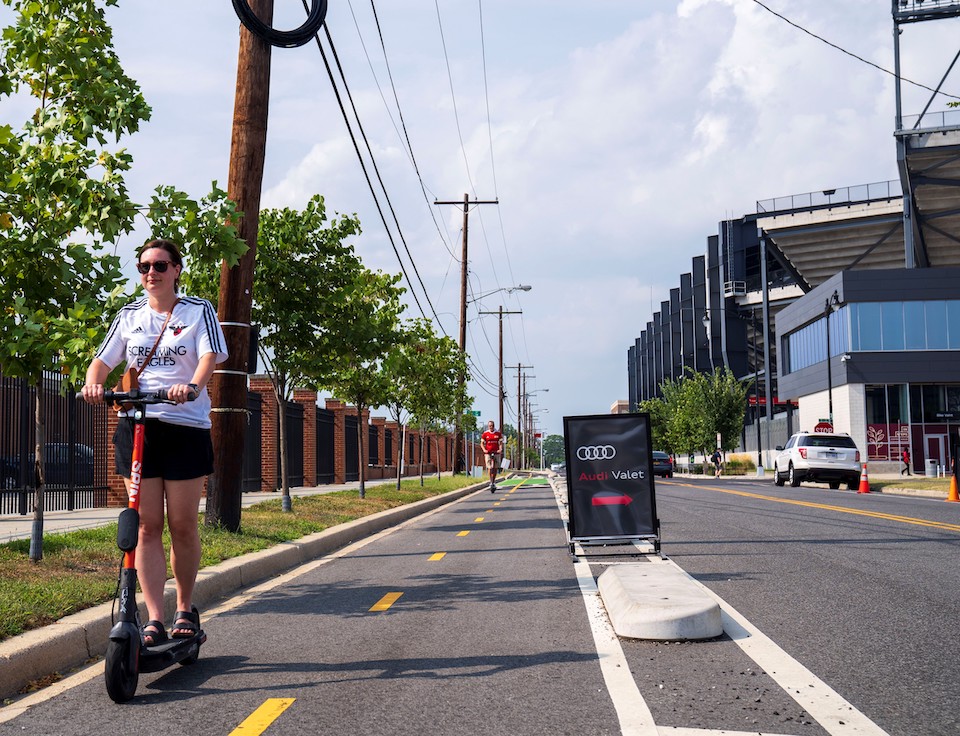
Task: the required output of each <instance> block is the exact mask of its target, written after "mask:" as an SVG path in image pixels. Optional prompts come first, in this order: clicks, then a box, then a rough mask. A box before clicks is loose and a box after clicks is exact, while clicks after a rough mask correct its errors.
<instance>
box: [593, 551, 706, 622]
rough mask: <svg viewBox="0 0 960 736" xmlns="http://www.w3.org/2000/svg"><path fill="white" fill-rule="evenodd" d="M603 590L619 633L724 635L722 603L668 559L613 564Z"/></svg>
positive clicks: (599, 583) (601, 582)
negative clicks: (705, 591) (720, 604)
mask: <svg viewBox="0 0 960 736" xmlns="http://www.w3.org/2000/svg"><path fill="white" fill-rule="evenodd" d="M597 588H598V589H599V591H600V597H601V598H602V599H603V604H604V606H605V607H606V609H607V615H608V616H609V617H610V623H611V624H613V630H614V631H615V632H617V635H618V636H623V637H627V638H630V639H647V640H651V641H689V640H693V639H713V638H715V637H718V636H720V635H721V634H722V633H723V621H722V619H721V616H720V606H719V605H717V602H716V601H714V600H713V599H712V598H710V597H709V596H708V595H706V593H704V592H703V590H702V589H701V588H700V587H698V586H697V585H696V583H694V582H693V580H691V579H690V577H689V576H688V575H687V574H686V573H684V572H683V571H682V570H681V569H679V568H678V567H677V566H676V565H674V564H672V563H671V562H669V561H668V560H660V559H658V558H650V559H649V560H648V561H646V562H637V563H627V564H624V565H617V566H615V567H608V568H607V569H606V570H604V571H603V572H602V573H601V574H600V577H599V578H598V579H597Z"/></svg>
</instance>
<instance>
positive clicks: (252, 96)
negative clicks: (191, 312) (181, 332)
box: [205, 0, 273, 531]
mask: <svg viewBox="0 0 960 736" xmlns="http://www.w3.org/2000/svg"><path fill="white" fill-rule="evenodd" d="M248 3H249V6H250V9H251V10H252V11H253V12H254V13H256V14H257V17H258V18H260V20H262V21H263V22H264V23H266V24H268V25H270V24H272V22H273V0H248ZM270 51H271V47H270V44H269V43H267V42H266V41H264V40H263V39H261V38H259V37H257V36H255V35H254V34H253V33H251V32H250V31H248V30H247V29H246V27H244V26H241V27H240V52H239V56H238V60H237V89H236V97H235V102H234V108H233V134H232V138H231V142H230V171H229V175H228V180H227V195H228V196H229V197H230V199H232V200H233V201H234V202H235V203H236V205H237V209H239V210H240V211H241V212H243V218H242V219H241V220H240V222H239V223H238V228H237V229H238V232H239V235H240V237H241V238H243V240H244V241H245V242H246V243H247V245H248V246H249V248H250V250H248V251H247V252H246V253H245V254H244V256H243V258H241V259H240V262H239V263H238V264H237V265H236V266H234V267H233V268H228V267H227V265H226V263H224V264H223V265H222V267H221V271H220V301H219V304H218V306H217V315H218V317H219V319H220V324H221V325H222V326H223V332H224V335H225V337H226V338H227V349H228V351H229V353H230V357H229V358H228V359H227V360H226V361H225V362H224V363H222V364H220V366H218V368H217V370H215V371H214V374H213V378H212V380H211V392H210V393H211V403H212V405H213V408H212V409H211V421H212V423H213V430H212V433H213V452H214V474H213V475H212V476H211V477H210V480H209V483H208V488H207V507H206V519H205V521H206V524H207V525H208V526H222V527H224V528H226V529H229V530H230V531H238V530H239V529H240V506H241V503H240V502H241V493H242V481H243V446H244V435H245V433H246V428H247V369H248V358H249V349H250V314H251V310H252V306H253V271H254V266H255V263H256V257H257V231H258V229H259V225H260V190H261V186H262V183H263V162H264V158H265V155H266V147H267V112H268V108H269V100H270Z"/></svg>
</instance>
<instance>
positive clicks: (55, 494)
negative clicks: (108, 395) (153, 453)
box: [0, 371, 113, 514]
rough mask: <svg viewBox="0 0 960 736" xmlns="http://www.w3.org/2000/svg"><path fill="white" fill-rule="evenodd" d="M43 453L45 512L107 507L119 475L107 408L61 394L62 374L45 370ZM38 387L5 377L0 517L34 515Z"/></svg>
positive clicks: (0, 384) (1, 386) (0, 383)
mask: <svg viewBox="0 0 960 736" xmlns="http://www.w3.org/2000/svg"><path fill="white" fill-rule="evenodd" d="M43 382H44V405H43V423H44V427H45V435H46V437H45V443H44V449H43V461H44V474H45V488H44V495H43V507H44V510H45V511H63V510H69V511H72V510H74V509H80V508H101V507H104V506H106V505H107V478H108V473H110V472H112V471H113V468H112V466H113V463H112V455H113V452H112V445H110V443H109V442H108V441H107V438H106V437H105V435H106V424H107V411H109V409H108V408H107V407H105V406H98V407H93V406H90V405H88V404H86V403H84V402H79V401H77V398H76V394H74V393H73V392H72V391H71V392H68V393H66V394H63V395H61V394H60V385H61V376H60V374H59V373H56V372H55V371H45V372H44V375H43ZM35 398H36V387H35V386H30V385H28V384H27V382H26V381H23V380H20V379H12V378H7V377H0V514H27V513H32V512H33V507H34V495H35V490H34V489H35V486H36V478H35V460H34V456H35V446H36V426H35V416H34V401H35Z"/></svg>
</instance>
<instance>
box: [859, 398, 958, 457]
mask: <svg viewBox="0 0 960 736" xmlns="http://www.w3.org/2000/svg"><path fill="white" fill-rule="evenodd" d="M865 388H866V420H867V459H868V460H886V461H899V460H900V457H901V454H902V453H903V451H904V450H909V452H910V458H911V465H912V466H913V472H915V473H922V472H923V471H924V468H925V463H926V461H927V460H934V461H935V462H936V464H937V465H938V466H941V465H942V466H946V465H948V464H949V456H950V439H949V437H950V434H951V432H952V433H953V434H954V435H955V436H956V434H957V430H958V428H960V385H932V384H868V385H867V386H866V387H865Z"/></svg>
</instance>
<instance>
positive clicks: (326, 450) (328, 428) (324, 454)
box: [316, 406, 334, 486]
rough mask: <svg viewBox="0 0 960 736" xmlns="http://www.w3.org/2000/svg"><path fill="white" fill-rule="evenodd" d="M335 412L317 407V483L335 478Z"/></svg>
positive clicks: (324, 482) (322, 483)
mask: <svg viewBox="0 0 960 736" xmlns="http://www.w3.org/2000/svg"><path fill="white" fill-rule="evenodd" d="M333 437H334V418H333V412H332V411H329V410H327V409H321V408H320V407H319V406H318V407H317V453H316V454H317V485H318V486H319V485H325V484H328V483H333V480H334V466H333V463H334V449H333Z"/></svg>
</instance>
